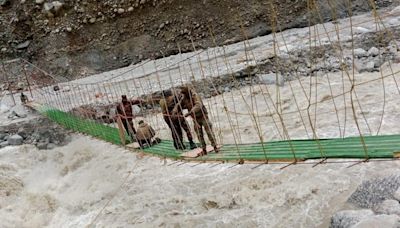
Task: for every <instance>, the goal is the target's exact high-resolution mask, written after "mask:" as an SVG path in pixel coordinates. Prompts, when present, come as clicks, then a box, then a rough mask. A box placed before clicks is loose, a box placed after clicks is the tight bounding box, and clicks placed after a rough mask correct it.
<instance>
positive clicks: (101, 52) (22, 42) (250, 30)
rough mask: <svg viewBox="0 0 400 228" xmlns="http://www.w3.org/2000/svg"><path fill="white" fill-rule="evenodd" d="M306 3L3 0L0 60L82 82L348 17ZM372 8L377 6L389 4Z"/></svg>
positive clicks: (362, 7)
mask: <svg viewBox="0 0 400 228" xmlns="http://www.w3.org/2000/svg"><path fill="white" fill-rule="evenodd" d="M307 2H309V1H306V0H296V1H291V0H285V1H278V0H274V1H272V3H273V4H271V1H270V0H261V1H259V0H250V1H240V0H220V1H210V0H208V1H207V0H203V1H195V0H190V1H184V0H153V1H151V0H107V1H96V0H60V1H48V0H35V1H26V0H0V60H7V59H12V58H16V57H23V58H25V59H28V60H29V61H31V62H33V63H35V64H37V65H38V66H39V67H41V68H43V69H45V70H47V71H50V72H52V73H54V74H59V75H64V76H67V77H68V78H79V77H82V76H86V75H89V74H93V73H98V72H103V71H106V70H110V69H115V68H119V67H122V66H127V65H129V64H131V63H136V62H138V61H140V60H141V59H145V58H160V57H162V56H164V55H170V54H175V53H178V52H179V50H181V51H182V52H187V51H191V50H193V48H194V47H196V48H206V47H209V46H214V45H215V43H216V44H218V45H221V44H226V43H232V42H236V41H239V40H243V39H245V38H246V37H249V38H250V37H256V36H259V35H265V34H268V33H271V31H273V30H284V29H287V28H293V27H304V26H308V25H309V24H315V23H320V22H321V21H329V20H334V19H335V18H338V17H345V16H348V13H349V12H348V10H347V9H349V6H348V1H346V0H340V1H330V0H323V1H318V3H316V4H307ZM375 2H376V4H377V6H378V7H382V6H388V5H390V4H392V1H391V0H379V1H375ZM351 9H352V13H353V14H357V13H360V12H365V11H368V10H370V9H371V6H370V5H369V1H363V0H356V1H351ZM275 15H276V17H274V16H275ZM273 18H278V19H277V21H276V23H274V21H275V20H274V19H273ZM271 25H276V26H271ZM211 34H213V35H211ZM214 38H215V43H214V41H213V40H214Z"/></svg>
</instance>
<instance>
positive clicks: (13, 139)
mask: <svg viewBox="0 0 400 228" xmlns="http://www.w3.org/2000/svg"><path fill="white" fill-rule="evenodd" d="M7 141H8V143H9V144H10V145H13V146H18V145H22V143H23V141H24V139H23V138H22V137H21V136H20V135H18V134H15V135H12V136H10V137H8V139H7Z"/></svg>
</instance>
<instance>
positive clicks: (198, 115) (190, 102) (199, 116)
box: [172, 86, 219, 155]
mask: <svg viewBox="0 0 400 228" xmlns="http://www.w3.org/2000/svg"><path fill="white" fill-rule="evenodd" d="M181 94H182V95H183V97H182V98H181V99H180V100H179V102H178V103H177V104H176V105H175V107H174V109H173V111H172V113H173V115H175V114H177V113H178V110H179V108H180V107H182V109H187V110H188V111H189V112H188V113H187V114H185V117H188V116H191V117H192V118H193V123H194V128H195V131H196V134H197V138H198V139H199V141H200V143H201V147H202V149H203V151H202V153H201V155H207V147H206V146H207V145H206V142H205V140H204V132H203V128H204V130H205V131H206V133H207V136H208V139H209V140H210V142H211V145H212V146H213V147H214V151H215V153H218V150H219V149H218V147H217V143H216V141H215V136H214V132H213V131H212V125H211V122H210V120H209V119H208V112H207V109H206V107H205V106H204V104H203V102H202V100H201V98H200V96H199V95H198V94H197V93H196V92H195V91H194V90H193V89H192V88H189V86H182V87H181Z"/></svg>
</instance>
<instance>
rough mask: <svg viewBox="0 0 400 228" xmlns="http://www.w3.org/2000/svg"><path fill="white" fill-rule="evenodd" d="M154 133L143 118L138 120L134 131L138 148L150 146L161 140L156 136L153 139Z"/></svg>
mask: <svg viewBox="0 0 400 228" xmlns="http://www.w3.org/2000/svg"><path fill="white" fill-rule="evenodd" d="M155 135H156V132H155V131H154V129H153V128H152V127H151V126H150V125H149V124H148V123H146V122H144V121H143V120H140V121H139V127H138V129H137V133H136V139H137V142H138V143H139V145H140V148H144V147H146V146H152V145H155V144H157V143H159V142H160V141H161V140H160V139H158V138H156V139H155V140H153V137H154V136H155Z"/></svg>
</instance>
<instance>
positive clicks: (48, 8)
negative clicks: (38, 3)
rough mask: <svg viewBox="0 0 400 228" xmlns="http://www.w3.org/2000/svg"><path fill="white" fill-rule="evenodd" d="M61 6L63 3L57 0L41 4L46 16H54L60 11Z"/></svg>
mask: <svg viewBox="0 0 400 228" xmlns="http://www.w3.org/2000/svg"><path fill="white" fill-rule="evenodd" d="M63 6H64V3H61V2H59V1H53V2H46V3H44V5H43V9H44V12H45V13H46V15H47V16H48V17H54V16H56V15H57V14H58V13H59V12H60V11H61V9H62V8H63Z"/></svg>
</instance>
